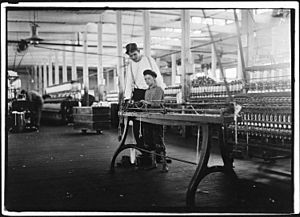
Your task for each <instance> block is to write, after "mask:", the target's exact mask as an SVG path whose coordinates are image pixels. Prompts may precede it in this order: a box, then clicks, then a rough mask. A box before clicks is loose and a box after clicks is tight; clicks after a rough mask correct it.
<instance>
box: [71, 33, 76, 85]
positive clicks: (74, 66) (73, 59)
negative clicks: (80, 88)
mask: <svg viewBox="0 0 300 217" xmlns="http://www.w3.org/2000/svg"><path fill="white" fill-rule="evenodd" d="M75 38H76V35H75ZM75 43H76V41H75V40H74V44H75ZM75 51H76V50H75V46H72V76H71V77H72V81H74V80H77V70H76V64H75Z"/></svg>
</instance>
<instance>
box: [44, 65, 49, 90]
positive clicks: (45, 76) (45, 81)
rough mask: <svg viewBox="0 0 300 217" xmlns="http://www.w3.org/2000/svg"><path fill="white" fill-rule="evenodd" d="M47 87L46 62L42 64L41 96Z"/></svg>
mask: <svg viewBox="0 0 300 217" xmlns="http://www.w3.org/2000/svg"><path fill="white" fill-rule="evenodd" d="M47 86H48V79H47V62H46V60H45V62H44V69H43V94H44V93H45V91H46V87H47Z"/></svg>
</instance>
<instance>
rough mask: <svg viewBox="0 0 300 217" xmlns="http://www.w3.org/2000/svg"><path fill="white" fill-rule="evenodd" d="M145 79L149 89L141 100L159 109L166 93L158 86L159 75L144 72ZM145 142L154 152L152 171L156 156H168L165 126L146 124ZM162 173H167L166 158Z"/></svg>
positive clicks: (149, 106) (148, 106)
mask: <svg viewBox="0 0 300 217" xmlns="http://www.w3.org/2000/svg"><path fill="white" fill-rule="evenodd" d="M143 74H144V78H145V82H146V84H147V85H148V86H149V88H148V89H147V90H146V92H145V100H141V102H142V103H144V104H145V105H146V107H147V108H157V107H158V108H159V107H161V105H162V103H163V100H164V91H163V89H162V88H161V87H159V86H157V84H156V77H157V74H156V73H155V72H154V71H152V70H145V71H144V73H143ZM144 142H145V146H146V148H147V149H148V150H149V151H151V152H152V154H151V156H150V157H151V164H150V169H152V168H156V155H155V153H157V152H158V153H159V154H161V155H163V156H166V148H165V144H164V141H163V126H162V125H158V124H151V123H144ZM162 163H163V166H162V171H163V172H167V171H168V167H167V162H166V158H165V157H163V158H162Z"/></svg>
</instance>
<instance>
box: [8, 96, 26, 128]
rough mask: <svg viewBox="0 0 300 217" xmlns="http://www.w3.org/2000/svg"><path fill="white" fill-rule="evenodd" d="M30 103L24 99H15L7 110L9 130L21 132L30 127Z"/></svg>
mask: <svg viewBox="0 0 300 217" xmlns="http://www.w3.org/2000/svg"><path fill="white" fill-rule="evenodd" d="M31 108H32V103H31V102H28V101H26V100H20V99H15V100H13V101H12V102H11V106H10V107H9V110H8V116H7V123H8V124H7V127H8V130H9V131H10V132H13V133H22V132H24V131H25V130H26V129H31V127H32V121H31V120H32V113H31V112H30V111H31Z"/></svg>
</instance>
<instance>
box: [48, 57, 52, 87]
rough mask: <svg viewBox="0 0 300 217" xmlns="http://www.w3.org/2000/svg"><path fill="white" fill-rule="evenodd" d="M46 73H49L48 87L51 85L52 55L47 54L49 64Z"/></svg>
mask: <svg viewBox="0 0 300 217" xmlns="http://www.w3.org/2000/svg"><path fill="white" fill-rule="evenodd" d="M48 66H49V67H48V73H49V79H48V85H49V86H52V85H53V71H52V54H51V53H50V54H49V63H48Z"/></svg>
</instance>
